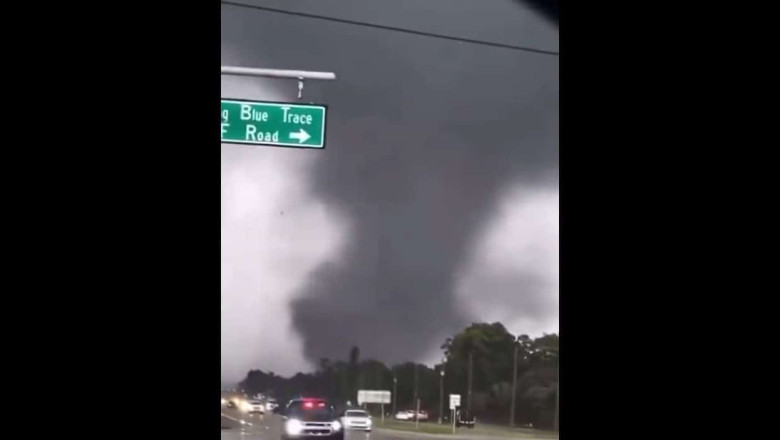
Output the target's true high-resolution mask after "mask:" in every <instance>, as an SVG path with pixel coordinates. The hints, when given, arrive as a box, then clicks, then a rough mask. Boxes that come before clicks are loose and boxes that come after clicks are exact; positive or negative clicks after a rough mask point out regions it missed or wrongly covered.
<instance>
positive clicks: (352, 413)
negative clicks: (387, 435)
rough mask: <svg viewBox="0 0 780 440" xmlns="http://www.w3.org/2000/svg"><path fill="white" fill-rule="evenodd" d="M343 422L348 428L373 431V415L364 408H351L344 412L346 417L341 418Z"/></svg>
mask: <svg viewBox="0 0 780 440" xmlns="http://www.w3.org/2000/svg"><path fill="white" fill-rule="evenodd" d="M341 424H342V425H344V428H346V429H359V430H362V431H366V432H371V427H372V425H373V422H372V421H371V415H369V414H368V413H367V412H365V411H363V410H362V409H349V410H347V411H346V412H345V413H344V417H342V418H341Z"/></svg>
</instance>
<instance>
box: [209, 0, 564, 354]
mask: <svg viewBox="0 0 780 440" xmlns="http://www.w3.org/2000/svg"><path fill="white" fill-rule="evenodd" d="M255 3H257V4H265V5H272V6H280V5H282V4H283V5H284V7H286V8H289V9H297V10H305V11H307V12H312V13H320V14H327V15H331V16H340V17H349V18H351V19H355V18H359V17H357V15H360V14H361V13H363V14H365V15H366V17H365V19H366V20H369V21H378V20H380V19H381V18H384V20H382V22H383V23H386V24H391V25H404V26H405V27H415V25H417V26H416V27H415V28H419V27H420V26H422V25H424V24H426V23H427V24H432V23H436V26H438V27H439V28H441V29H437V30H441V31H443V30H447V29H449V31H450V32H448V33H450V34H458V35H461V34H463V32H469V35H467V36H468V37H471V38H475V37H476V38H485V39H488V38H492V39H493V40H494V41H495V40H496V38H497V37H500V36H504V38H503V40H502V42H518V41H517V40H518V39H519V38H525V39H526V40H532V41H521V43H522V45H524V46H536V47H540V48H544V49H550V48H555V47H557V34H555V33H553V32H547V33H544V32H543V31H542V30H543V29H544V25H542V24H539V23H537V22H538V21H541V22H543V21H544V20H543V19H540V18H534V17H533V16H531V15H530V13H529V12H527V11H522V10H518V9H519V8H517V5H516V3H515V2H512V1H506V2H501V4H502V5H503V6H502V7H503V8H504V9H500V8H498V7H496V6H495V3H493V6H492V8H493V9H492V12H491V14H493V15H492V16H491V17H492V19H491V17H488V16H487V15H486V13H482V15H480V14H475V13H474V11H471V10H469V9H466V6H464V5H468V4H469V3H468V2H454V1H453V2H450V1H445V0H439V1H428V2H419V3H418V4H425V5H427V9H425V8H423V9H424V10H421V12H419V13H418V14H415V13H413V11H410V10H409V9H410V8H411V6H409V5H412V3H409V2H403V3H405V4H406V5H407V6H408V7H407V8H406V11H404V10H403V8H400V7H395V8H389V6H387V4H390V3H395V2H362V3H361V4H362V5H365V4H369V3H370V4H372V6H375V7H376V8H377V9H378V8H384V9H383V10H382V14H383V17H378V16H376V15H372V13H371V11H370V10H369V9H365V10H363V12H360V11H357V12H356V9H359V8H357V7H356V5H357V3H352V2H336V1H333V2H325V3H327V7H325V6H323V5H322V4H321V3H320V4H319V5H317V4H316V3H315V2H284V3H279V2H255ZM470 3H471V4H472V5H473V3H475V2H470ZM491 3H492V2H491ZM350 6H351V8H350ZM396 6H398V5H396ZM471 7H472V8H473V6H471ZM458 8H460V10H459V9H458ZM411 9H413V8H411ZM437 11H439V12H441V13H439V12H437ZM442 11H443V12H442ZM222 14H223V19H222V20H223V31H222V38H223V47H226V46H227V47H230V48H232V49H234V50H236V51H237V52H240V53H241V56H242V59H243V60H244V61H245V62H246V63H249V64H251V65H253V66H263V67H278V68H301V69H309V70H326V71H335V72H336V73H337V74H338V76H339V79H338V80H337V81H335V82H332V83H319V84H307V85H306V89H305V91H304V98H305V99H306V100H311V101H315V102H324V103H327V104H328V105H329V106H330V113H329V120H328V147H327V149H326V150H325V151H321V152H312V154H315V155H317V158H316V162H315V164H314V167H313V171H312V175H311V180H310V185H311V191H312V192H313V193H314V194H315V195H316V196H317V198H318V199H321V200H324V201H326V203H328V204H329V205H331V206H336V207H337V209H338V210H339V211H340V212H341V213H343V214H344V216H345V217H346V218H348V219H349V221H350V223H351V228H350V233H349V236H348V237H347V244H346V245H345V246H344V250H343V252H342V254H341V255H339V256H337V257H335V258H333V259H331V260H330V261H328V262H326V263H324V264H322V265H321V266H320V267H319V268H318V269H316V270H315V271H314V272H313V273H312V274H311V276H310V277H309V279H308V280H307V283H306V284H305V286H304V287H303V288H302V290H301V291H300V293H299V294H298V295H297V299H296V300H294V301H293V302H292V304H291V307H292V317H293V325H294V327H295V329H296V330H297V331H298V332H299V333H300V335H301V336H302V337H303V343H304V350H305V354H306V356H307V357H308V358H309V359H312V360H316V359H318V358H320V357H331V358H332V357H344V356H346V354H347V352H348V350H349V347H350V346H351V345H353V344H356V345H358V346H360V348H361V354H362V355H363V356H368V357H376V358H379V359H382V360H385V361H399V360H406V359H420V358H421V357H422V356H425V354H426V352H429V351H430V349H431V346H432V345H435V344H436V343H438V342H440V340H441V339H442V338H443V337H444V335H445V334H447V333H449V332H451V331H452V330H455V329H457V328H459V327H461V326H462V325H464V324H466V323H468V322H469V321H470V319H471V318H472V317H471V316H464V315H463V314H462V313H460V312H458V310H457V307H456V304H455V298H454V296H453V291H454V289H455V283H456V279H457V275H458V271H459V270H460V269H461V267H462V266H463V264H464V263H465V260H466V259H467V257H468V253H469V252H470V250H471V249H472V247H473V246H474V243H473V242H474V240H475V239H476V235H477V232H478V231H480V228H482V227H483V226H484V223H485V222H486V221H487V220H488V219H489V218H490V217H491V215H493V214H494V209H495V203H496V200H497V198H498V197H499V195H500V192H501V191H502V190H504V189H505V188H506V186H507V185H508V184H510V183H513V184H516V183H520V184H523V185H528V186H544V185H551V186H555V185H557V157H558V156H557V143H558V136H557V132H558V125H557V124H558V119H557V114H558V59H557V58H556V57H550V56H544V55H538V54H526V53H520V52H512V51H502V50H497V49H490V48H485V47H478V46H469V45H465V44H458V43H453V42H448V41H439V40H432V39H425V38H420V37H415V36H409V35H400V34H393V33H388V32H386V31H379V30H377V31H373V30H368V29H363V28H355V27H350V26H346V25H340V24H332V23H321V22H317V21H314V20H307V19H300V18H295V17H286V16H278V15H274V14H270V13H261V12H253V11H251V10H243V9H235V8H230V7H223V9H222ZM404 14H406V15H408V16H409V17H410V18H409V19H408V20H404V19H403V17H404ZM512 14H515V17H519V18H522V20H520V19H518V23H525V24H528V23H532V24H531V25H528V26H527V27H526V28H524V29H515V28H512V27H510V26H508V25H507V24H508V23H512V21H511V18H512ZM517 14H520V15H517ZM441 15H444V16H446V20H444V24H442V21H443V20H441V19H438V20H437V18H441V17H440V16H441ZM250 17H251V18H250ZM475 20H483V22H482V23H481V24H480V23H477V24H476V25H475ZM407 22H409V23H410V24H408V25H407ZM493 23H497V24H498V25H499V26H497V27H494V26H491V24H493ZM478 25H481V26H482V27H484V28H485V30H484V31H480V27H479V26H478ZM444 28H447V29H444ZM529 29H536V31H534V32H536V34H534V37H533V38H531V37H529V35H530V34H529V32H530V31H529ZM539 29H542V30H539ZM426 30H430V29H426ZM480 32H481V33H480ZM518 35H520V36H521V37H517V36H518ZM223 62H225V63H230V62H231V60H225V59H223ZM289 87H290V93H291V94H292V93H293V92H294V84H293V83H289ZM517 281H518V280H517V279H508V278H505V279H501V280H495V281H491V283H494V284H495V283H497V285H496V286H495V287H496V288H500V289H506V288H507V287H506V286H505V284H506V283H508V282H510V283H512V282H517ZM521 281H523V282H526V283H527V284H528V283H538V282H539V281H537V280H534V279H533V278H532V277H531V278H529V277H527V276H526V277H524V278H523V279H522V280H521ZM535 301H536V297H535V296H528V297H527V298H525V299H524V300H523V301H521V302H520V304H521V305H523V306H525V307H526V308H527V309H528V310H529V311H533V310H535V309H534V307H537V306H535V304H534V302H535ZM539 307H540V306H539Z"/></svg>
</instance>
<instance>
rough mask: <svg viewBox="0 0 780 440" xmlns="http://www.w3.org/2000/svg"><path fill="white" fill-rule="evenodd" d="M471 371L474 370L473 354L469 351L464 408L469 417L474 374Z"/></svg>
mask: <svg viewBox="0 0 780 440" xmlns="http://www.w3.org/2000/svg"><path fill="white" fill-rule="evenodd" d="M473 370H474V352H473V351H469V383H468V386H469V389H468V392H467V393H466V399H467V401H466V408H467V409H468V412H469V416H470V415H471V414H472V412H471V385H472V383H473V379H474V372H473Z"/></svg>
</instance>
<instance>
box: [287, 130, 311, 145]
mask: <svg viewBox="0 0 780 440" xmlns="http://www.w3.org/2000/svg"><path fill="white" fill-rule="evenodd" d="M310 138H311V136H309V133H306V132H305V131H303V129H302V128H301V129H300V131H298V132H297V133H295V132H292V133H290V139H297V140H298V143H299V144H302V143H304V142H306V141H308V140H309V139H310Z"/></svg>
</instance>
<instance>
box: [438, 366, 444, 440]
mask: <svg viewBox="0 0 780 440" xmlns="http://www.w3.org/2000/svg"><path fill="white" fill-rule="evenodd" d="M439 373H440V374H441V380H440V382H439V425H441V419H442V416H443V415H444V366H442V367H441V371H440V372H439Z"/></svg>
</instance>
